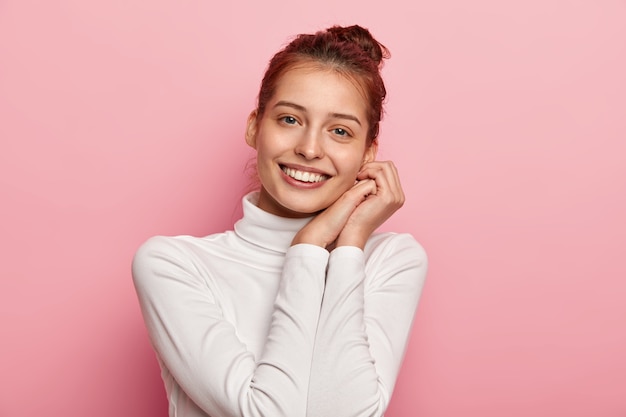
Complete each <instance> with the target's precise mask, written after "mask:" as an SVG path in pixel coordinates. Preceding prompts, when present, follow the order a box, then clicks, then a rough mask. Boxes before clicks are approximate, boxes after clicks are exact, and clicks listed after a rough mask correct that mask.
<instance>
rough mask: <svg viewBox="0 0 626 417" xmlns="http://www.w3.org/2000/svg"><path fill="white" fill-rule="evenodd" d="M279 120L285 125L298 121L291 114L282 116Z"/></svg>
mask: <svg viewBox="0 0 626 417" xmlns="http://www.w3.org/2000/svg"><path fill="white" fill-rule="evenodd" d="M280 121H281V122H283V123H285V124H287V125H295V124H296V123H298V119H296V118H295V117H293V116H282V117H281V118H280Z"/></svg>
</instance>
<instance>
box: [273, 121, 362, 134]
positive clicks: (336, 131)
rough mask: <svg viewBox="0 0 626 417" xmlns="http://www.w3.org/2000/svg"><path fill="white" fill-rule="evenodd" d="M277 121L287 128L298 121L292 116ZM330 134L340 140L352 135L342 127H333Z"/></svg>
mask: <svg viewBox="0 0 626 417" xmlns="http://www.w3.org/2000/svg"><path fill="white" fill-rule="evenodd" d="M278 120H279V121H280V122H282V123H284V124H286V125H289V126H293V125H295V124H297V123H298V119H296V118H295V117H293V116H281V117H280V118H279V119H278ZM331 132H333V133H334V134H335V135H337V136H340V137H342V138H350V137H352V134H351V133H350V132H349V131H348V130H347V129H344V128H343V127H335V128H333V129H331Z"/></svg>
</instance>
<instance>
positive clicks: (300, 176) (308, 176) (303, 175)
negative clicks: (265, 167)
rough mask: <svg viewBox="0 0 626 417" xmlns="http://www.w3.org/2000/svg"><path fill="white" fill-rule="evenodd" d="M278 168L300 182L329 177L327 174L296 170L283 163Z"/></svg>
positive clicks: (318, 180) (320, 180) (323, 179)
mask: <svg viewBox="0 0 626 417" xmlns="http://www.w3.org/2000/svg"><path fill="white" fill-rule="evenodd" d="M280 169H282V170H283V172H284V173H285V174H287V175H288V176H290V177H291V178H293V179H295V180H298V181H302V182H322V181H325V180H327V179H328V178H329V177H328V175H324V174H317V173H315V172H307V171H298V170H297V169H293V168H288V167H286V166H284V165H281V166H280Z"/></svg>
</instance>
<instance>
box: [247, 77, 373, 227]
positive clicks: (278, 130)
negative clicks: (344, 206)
mask: <svg viewBox="0 0 626 417" xmlns="http://www.w3.org/2000/svg"><path fill="white" fill-rule="evenodd" d="M367 131H368V123H367V101H366V100H365V99H364V98H363V96H362V95H361V93H360V92H359V90H358V89H357V87H356V86H355V85H354V83H353V82H351V81H350V80H348V79H347V78H345V77H344V76H342V75H340V74H338V73H336V72H334V71H332V70H323V69H319V68H317V67H314V66H312V65H308V66H300V67H297V68H294V69H291V70H288V71H287V72H286V73H285V74H283V75H282V76H281V78H280V80H279V81H278V83H277V87H276V91H275V93H274V96H273V97H272V98H271V99H270V100H269V102H268V103H267V106H266V108H265V112H264V114H263V116H262V117H260V118H257V114H256V112H253V113H252V114H251V115H250V118H249V119H248V128H247V131H246V142H247V143H248V144H249V145H250V146H252V147H253V148H255V149H256V150H257V169H258V173H259V178H260V180H261V192H260V196H259V202H258V206H259V207H260V208H261V209H263V210H265V211H267V212H270V213H272V214H276V215H279V216H283V217H303V216H309V215H311V214H313V213H316V212H318V211H320V210H323V209H325V208H327V207H328V206H330V205H331V204H332V203H333V202H335V201H336V200H337V199H338V198H339V197H340V196H341V195H342V194H343V193H344V192H346V191H347V190H348V189H349V188H350V187H352V186H353V185H354V183H355V180H356V175H357V173H358V172H359V170H360V168H361V166H362V165H363V163H364V162H366V161H371V160H373V159H374V157H375V155H376V145H375V144H374V145H372V146H367Z"/></svg>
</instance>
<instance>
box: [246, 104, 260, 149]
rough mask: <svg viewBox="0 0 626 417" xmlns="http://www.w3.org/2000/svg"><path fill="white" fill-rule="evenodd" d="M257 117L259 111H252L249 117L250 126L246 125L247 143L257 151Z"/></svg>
mask: <svg viewBox="0 0 626 417" xmlns="http://www.w3.org/2000/svg"><path fill="white" fill-rule="evenodd" d="M257 115H258V112H257V110H256V109H254V110H252V111H251V112H250V115H249V116H248V124H247V125H246V143H247V144H248V145H249V146H251V147H253V148H254V149H256V130H257V123H258V122H257Z"/></svg>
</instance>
